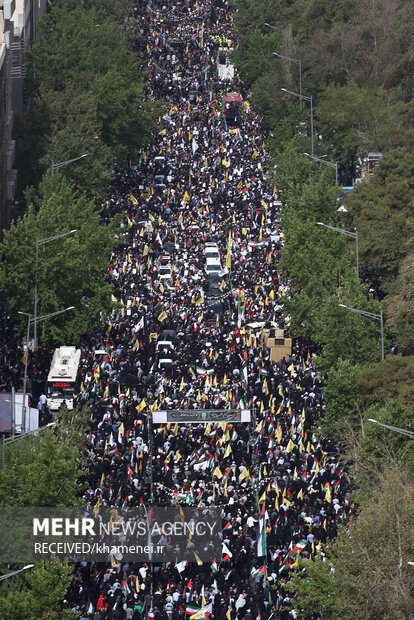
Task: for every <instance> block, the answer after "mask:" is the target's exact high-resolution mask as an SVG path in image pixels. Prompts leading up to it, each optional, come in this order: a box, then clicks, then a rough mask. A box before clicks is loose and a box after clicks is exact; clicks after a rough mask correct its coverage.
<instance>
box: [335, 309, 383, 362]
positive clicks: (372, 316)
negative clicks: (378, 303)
mask: <svg viewBox="0 0 414 620" xmlns="http://www.w3.org/2000/svg"><path fill="white" fill-rule="evenodd" d="M339 306H340V307H341V308H346V309H347V310H350V311H351V312H356V313H357V314H362V315H363V316H367V317H369V318H370V319H375V320H376V321H380V324H381V360H384V320H383V315H382V312H380V313H379V314H375V313H374V312H366V311H365V310H359V309H358V308H350V307H349V306H345V304H339Z"/></svg>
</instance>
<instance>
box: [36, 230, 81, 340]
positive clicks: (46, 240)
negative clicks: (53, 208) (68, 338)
mask: <svg viewBox="0 0 414 620" xmlns="http://www.w3.org/2000/svg"><path fill="white" fill-rule="evenodd" d="M77 230H78V229H77V228H74V229H73V230H70V231H69V232H66V233H62V234H61V235H54V236H53V237H45V238H44V239H36V262H35V298H34V315H33V316H34V333H33V339H34V350H35V351H37V323H38V320H37V304H38V274H37V271H38V263H39V247H40V246H41V245H46V244H47V243H49V242H50V241H56V240H57V239H62V238H63V237H67V236H68V235H72V234H73V233H75V232H77ZM27 338H28V339H29V335H28V336H27Z"/></svg>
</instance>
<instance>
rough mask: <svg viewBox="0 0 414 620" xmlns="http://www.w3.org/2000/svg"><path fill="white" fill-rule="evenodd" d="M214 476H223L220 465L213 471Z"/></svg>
mask: <svg viewBox="0 0 414 620" xmlns="http://www.w3.org/2000/svg"><path fill="white" fill-rule="evenodd" d="M213 476H216V477H217V478H222V477H223V474H222V473H221V470H220V467H216V469H215V470H214V471H213Z"/></svg>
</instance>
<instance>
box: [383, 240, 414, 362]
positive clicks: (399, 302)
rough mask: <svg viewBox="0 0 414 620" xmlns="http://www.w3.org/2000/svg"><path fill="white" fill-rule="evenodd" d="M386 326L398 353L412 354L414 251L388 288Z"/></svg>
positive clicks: (413, 334) (413, 351)
mask: <svg viewBox="0 0 414 620" xmlns="http://www.w3.org/2000/svg"><path fill="white" fill-rule="evenodd" d="M388 292H389V297H388V299H387V315H386V316H387V325H388V327H389V328H390V329H391V330H392V331H393V335H394V339H395V343H396V345H397V349H398V351H400V352H401V353H404V354H405V355H413V354H414V250H412V251H410V253H409V254H408V255H407V256H406V257H405V258H404V260H403V261H402V262H401V264H400V268H399V272H398V276H397V278H396V279H395V280H394V281H392V282H391V283H390V285H389V287H388Z"/></svg>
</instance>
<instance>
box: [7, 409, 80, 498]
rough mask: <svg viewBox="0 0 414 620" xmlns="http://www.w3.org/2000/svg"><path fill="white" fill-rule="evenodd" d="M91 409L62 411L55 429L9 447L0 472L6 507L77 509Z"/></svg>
mask: <svg viewBox="0 0 414 620" xmlns="http://www.w3.org/2000/svg"><path fill="white" fill-rule="evenodd" d="M89 414H90V412H89V408H88V407H84V408H82V409H75V410H74V411H62V412H61V413H59V417H58V418H57V419H56V427H55V428H45V429H42V430H41V431H40V432H39V434H38V435H37V436H35V435H31V436H28V437H25V438H23V439H19V440H18V441H16V442H15V443H13V444H11V445H10V446H7V447H6V467H5V472H0V498H1V503H2V505H3V506H8V507H11V506H16V507H22V506H37V507H41V506H45V507H48V506H55V507H65V506H76V505H77V499H78V494H79V493H80V491H81V489H82V484H81V483H80V482H79V465H81V460H80V457H81V454H82V450H83V440H84V436H85V432H86V427H87V424H88V417H89Z"/></svg>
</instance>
